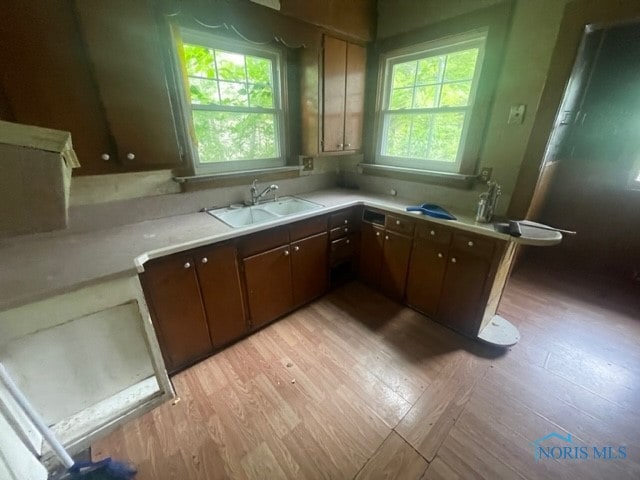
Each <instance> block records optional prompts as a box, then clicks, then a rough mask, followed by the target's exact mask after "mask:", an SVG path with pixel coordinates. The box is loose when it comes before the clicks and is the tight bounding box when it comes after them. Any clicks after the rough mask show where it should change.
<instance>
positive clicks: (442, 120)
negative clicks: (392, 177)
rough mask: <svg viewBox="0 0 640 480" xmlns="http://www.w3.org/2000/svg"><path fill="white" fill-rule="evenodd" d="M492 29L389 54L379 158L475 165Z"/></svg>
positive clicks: (411, 164)
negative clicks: (475, 132)
mask: <svg viewBox="0 0 640 480" xmlns="http://www.w3.org/2000/svg"><path fill="white" fill-rule="evenodd" d="M485 39H486V33H483V32H479V33H475V34H471V35H470V34H465V35H463V36H457V37H450V38H449V39H447V40H443V41H432V42H428V43H423V44H421V45H418V46H413V47H409V48H406V49H403V50H396V51H392V52H389V53H387V54H385V55H384V57H383V59H382V62H381V67H382V72H381V75H382V78H381V80H382V81H381V85H382V89H381V92H380V96H379V99H380V104H379V105H380V108H379V110H378V112H379V113H378V121H377V123H378V127H377V128H378V144H377V148H376V163H377V164H381V165H387V166H396V167H404V168H412V169H418V170H426V171H436V172H451V173H460V172H462V171H464V170H470V169H473V168H475V165H470V164H472V163H475V159H476V158H477V156H478V153H479V142H478V141H475V142H470V144H467V142H466V139H467V133H468V131H469V124H470V119H471V116H472V114H473V111H474V100H475V96H476V91H477V88H478V79H479V77H480V71H481V67H482V60H483V56H484V45H485Z"/></svg>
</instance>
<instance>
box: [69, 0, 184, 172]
mask: <svg viewBox="0 0 640 480" xmlns="http://www.w3.org/2000/svg"><path fill="white" fill-rule="evenodd" d="M75 5H76V9H77V12H78V17H79V20H80V30H81V32H82V35H83V38H84V41H85V45H86V48H87V51H88V54H89V58H90V60H91V63H92V65H93V70H94V72H95V76H96V83H97V85H98V90H99V92H100V97H101V99H102V105H103V106H104V111H105V114H106V117H107V121H108V123H109V128H110V130H111V133H112V135H113V138H114V140H115V143H116V145H117V155H118V159H119V161H120V162H121V163H122V164H123V165H125V166H126V167H129V169H131V170H135V169H139V168H142V167H149V166H171V165H177V164H179V163H180V161H181V159H180V152H179V149H178V142H177V136H176V130H175V127H174V119H173V114H172V110H171V103H170V99H169V92H168V89H167V82H166V77H165V65H164V63H163V57H162V48H161V45H160V33H159V31H158V25H157V22H156V20H155V15H154V11H153V7H152V2H151V0H133V1H132V0H109V1H108V2H105V1H103V0H76V2H75ZM131 156H133V158H132V157H131Z"/></svg>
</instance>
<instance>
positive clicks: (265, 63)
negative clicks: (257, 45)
mask: <svg viewBox="0 0 640 480" xmlns="http://www.w3.org/2000/svg"><path fill="white" fill-rule="evenodd" d="M247 76H248V78H249V83H266V84H271V60H269V59H268V58H258V57H249V56H248V57H247Z"/></svg>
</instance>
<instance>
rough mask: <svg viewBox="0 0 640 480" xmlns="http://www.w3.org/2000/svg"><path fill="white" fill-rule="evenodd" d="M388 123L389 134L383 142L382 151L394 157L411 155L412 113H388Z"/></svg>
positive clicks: (387, 131) (387, 130)
mask: <svg viewBox="0 0 640 480" xmlns="http://www.w3.org/2000/svg"><path fill="white" fill-rule="evenodd" d="M386 123H387V128H386V133H387V135H386V138H385V141H384V142H383V152H382V153H383V154H384V155H389V156H392V157H407V156H408V155H409V135H410V133H411V115H409V114H407V115H388V116H387V118H386Z"/></svg>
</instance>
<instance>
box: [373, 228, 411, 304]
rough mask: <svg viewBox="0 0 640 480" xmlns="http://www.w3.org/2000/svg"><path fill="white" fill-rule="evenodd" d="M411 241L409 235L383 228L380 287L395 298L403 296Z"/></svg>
mask: <svg viewBox="0 0 640 480" xmlns="http://www.w3.org/2000/svg"><path fill="white" fill-rule="evenodd" d="M411 241H412V240H411V237H407V236H404V235H400V234H398V233H395V232H391V231H389V230H385V233H384V247H383V255H382V269H381V272H380V288H381V289H382V291H383V292H384V293H385V294H387V295H388V296H389V297H391V298H394V299H396V300H402V299H403V298H404V288H405V285H406V281H407V269H408V267H409V257H410V256H411Z"/></svg>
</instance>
